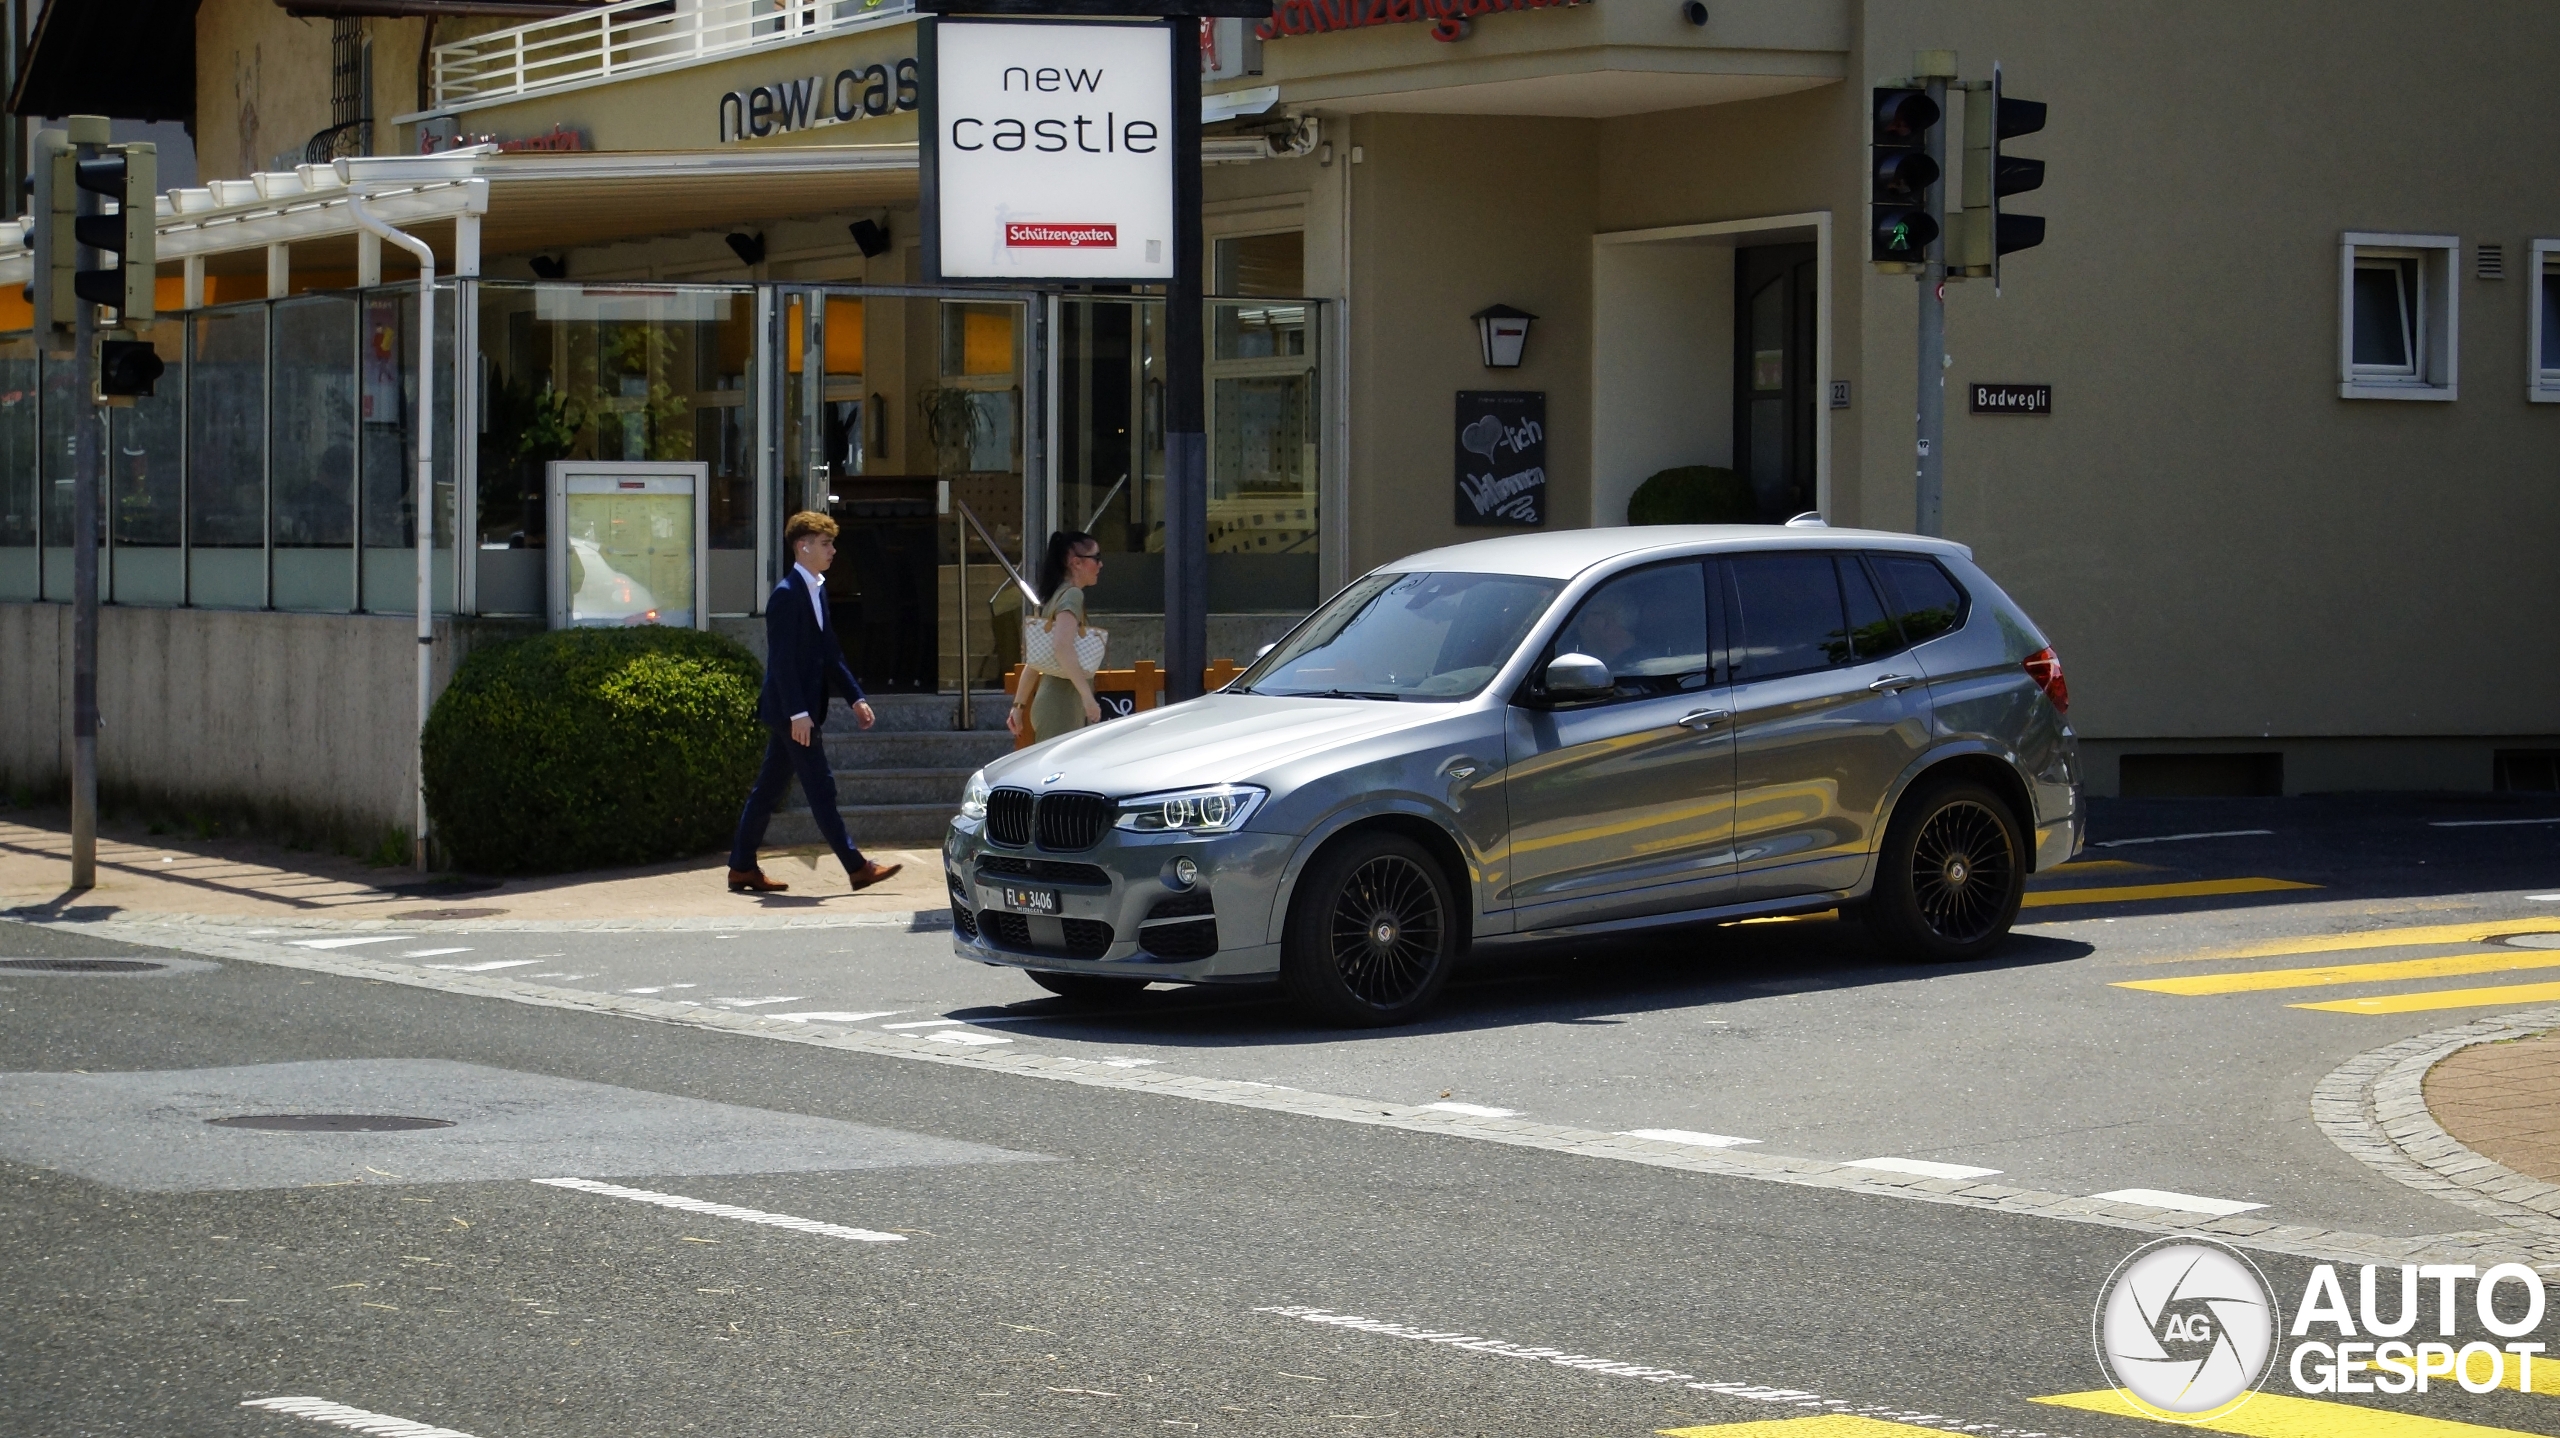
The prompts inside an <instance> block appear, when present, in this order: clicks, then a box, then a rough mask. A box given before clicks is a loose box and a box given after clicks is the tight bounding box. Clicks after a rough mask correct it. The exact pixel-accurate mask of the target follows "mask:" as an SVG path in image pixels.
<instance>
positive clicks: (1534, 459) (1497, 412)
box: [1457, 389, 1547, 525]
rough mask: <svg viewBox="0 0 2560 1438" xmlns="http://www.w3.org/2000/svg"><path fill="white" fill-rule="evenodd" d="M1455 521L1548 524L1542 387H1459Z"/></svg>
mask: <svg viewBox="0 0 2560 1438" xmlns="http://www.w3.org/2000/svg"><path fill="white" fill-rule="evenodd" d="M1457 423H1458V433H1457V487H1458V493H1457V521H1458V523H1460V524H1466V525H1483V524H1531V525H1542V524H1545V523H1546V522H1547V395H1546V391H1544V390H1483V389H1462V390H1460V391H1458V419H1457Z"/></svg>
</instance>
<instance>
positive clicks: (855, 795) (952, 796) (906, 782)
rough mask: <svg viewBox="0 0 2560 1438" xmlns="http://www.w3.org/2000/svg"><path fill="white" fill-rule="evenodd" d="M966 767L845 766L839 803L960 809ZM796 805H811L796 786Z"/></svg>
mask: <svg viewBox="0 0 2560 1438" xmlns="http://www.w3.org/2000/svg"><path fill="white" fill-rule="evenodd" d="M968 782H969V771H968V770H966V769H845V770H842V771H839V772H838V773H837V775H836V802H837V804H838V805H839V806H841V807H842V808H844V809H845V810H846V811H847V812H851V811H852V810H853V809H854V808H856V807H859V806H869V805H875V804H894V805H907V804H941V805H944V806H946V807H948V808H955V809H956V808H958V807H959V804H960V790H961V789H962V788H963V787H964V786H966V785H967V784H968ZM791 793H792V796H793V798H794V800H795V801H797V802H796V803H795V805H794V807H797V808H802V809H805V808H807V807H809V804H808V800H807V799H806V798H803V797H801V795H800V790H799V787H798V786H797V785H794V786H793V787H792V790H791Z"/></svg>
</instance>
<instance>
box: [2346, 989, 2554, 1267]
mask: <svg viewBox="0 0 2560 1438" xmlns="http://www.w3.org/2000/svg"><path fill="white" fill-rule="evenodd" d="M2552 1029H2560V1008H2547V1009H2527V1010H2524V1011H2523V1012H2521V1013H2512V1014H2501V1015H2499V1016H2497V1017H2495V1018H2487V1019H2481V1020H2478V1021H2477V1022H2474V1023H2467V1024H2463V1025H2461V1026H2459V1027H2456V1028H2449V1029H2438V1030H2436V1031H2435V1032H2434V1033H2431V1034H2420V1035H2418V1036H2417V1037H2415V1038H2409V1039H2402V1040H2401V1041H2400V1042H2398V1043H2396V1044H2389V1045H2386V1046H2384V1047H2382V1048H2378V1049H2375V1050H2373V1051H2372V1052H2370V1053H2364V1054H2358V1055H2357V1056H2355V1057H2354V1058H2352V1059H2349V1060H2347V1061H2346V1062H2345V1063H2343V1064H2340V1065H2339V1066H2338V1067H2337V1068H2336V1069H2335V1070H2333V1071H2332V1072H2331V1073H2330V1074H2329V1076H2328V1077H2327V1078H2324V1079H2322V1080H2321V1081H2320V1084H2319V1086H2318V1087H2317V1088H2315V1089H2313V1090H2312V1093H2311V1117H2312V1119H2313V1120H2314V1121H2315V1122H2317V1123H2318V1124H2319V1125H2320V1129H2321V1131H2322V1132H2324V1133H2326V1134H2328V1135H2329V1140H2330V1142H2332V1143H2335V1144H2336V1145H2337V1146H2338V1147H2340V1148H2342V1149H2345V1150H2346V1151H2347V1152H2348V1154H2350V1155H2351V1156H2353V1157H2355V1158H2357V1159H2359V1160H2361V1161H2363V1162H2364V1163H2366V1164H2367V1165H2369V1166H2371V1167H2372V1168H2374V1169H2375V1170H2377V1171H2378V1172H2381V1173H2385V1174H2389V1175H2390V1176H2391V1177H2393V1178H2395V1179H2398V1180H2399V1181H2400V1182H2402V1183H2405V1184H2407V1185H2408V1186H2409V1187H2411V1188H2414V1189H2416V1190H2418V1191H2419V1192H2420V1193H2424V1194H2427V1195H2429V1196H2431V1197H2434V1198H2440V1199H2443V1200H2444V1201H2446V1202H2447V1203H2457V1204H2460V1205H2462V1206H2463V1207H2464V1208H2467V1209H2470V1210H2471V1211H2472V1212H2474V1213H2478V1214H2483V1215H2486V1216H2488V1217H2491V1218H2495V1219H2498V1220H2500V1221H2502V1222H2505V1223H2507V1224H2509V1225H2512V1226H2514V1227H2516V1228H2519V1229H2523V1230H2526V1231H2529V1232H2532V1233H2534V1234H2536V1235H2538V1241H2539V1244H2540V1245H2541V1246H2543V1247H2552V1246H2560V1184H2553V1183H2545V1182H2543V1181H2542V1180H2541V1179H2538V1178H2532V1177H2528V1176H2527V1175H2524V1174H2521V1173H2518V1172H2516V1171H2515V1170H2514V1169H2511V1168H2509V1167H2507V1166H2506V1165H2505V1164H2502V1163H2499V1162H2498V1161H2497V1160H2495V1159H2492V1158H2489V1157H2487V1156H2486V1155H2484V1154H2481V1153H2478V1152H2476V1151H2474V1150H2472V1149H2470V1148H2468V1147H2466V1146H2465V1145H2464V1144H2463V1143H2462V1141H2461V1140H2459V1139H2457V1138H2455V1137H2454V1136H2453V1135H2451V1134H2449V1133H2446V1132H2445V1131H2444V1128H2443V1126H2442V1125H2440V1124H2438V1123H2437V1122H2436V1120H2435V1115H2434V1114H2431V1113H2429V1112H2428V1111H2427V1095H2426V1081H2427V1072H2428V1070H2430V1069H2433V1068H2434V1067H2435V1066H2436V1065H2437V1064H2439V1063H2442V1062H2444V1061H2445V1060H2446V1059H2448V1058H2450V1057H2452V1056H2453V1055H2454V1054H2456V1053H2458V1052H2460V1051H2462V1050H2463V1049H2467V1048H2469V1047H2471V1046H2472V1045H2473V1044H2493V1043H2499V1042H2502V1041H2504V1040H2507V1039H2521V1038H2530V1037H2532V1036H2533V1035H2535V1034H2539V1033H2546V1032H2548V1031H2550V1030H2552Z"/></svg>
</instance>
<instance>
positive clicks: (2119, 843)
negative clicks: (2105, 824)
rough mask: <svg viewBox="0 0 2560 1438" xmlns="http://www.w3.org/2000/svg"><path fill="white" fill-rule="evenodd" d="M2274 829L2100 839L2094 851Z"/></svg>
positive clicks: (2257, 833)
mask: <svg viewBox="0 0 2560 1438" xmlns="http://www.w3.org/2000/svg"><path fill="white" fill-rule="evenodd" d="M2274 832H2275V830H2273V829H2214V830H2211V831H2209V832H2207V833H2202V834H2153V835H2150V836H2148V837H2146V838H2140V839H2100V840H2098V841H2097V842H2096V843H2094V844H2091V845H2090V846H2089V847H2090V848H2092V849H2122V848H2126V847H2129V846H2131V845H2134V844H2183V843H2185V842H2186V841H2187V840H2189V839H2246V838H2252V837H2263V836H2265V835H2268V834H2272V833H2274Z"/></svg>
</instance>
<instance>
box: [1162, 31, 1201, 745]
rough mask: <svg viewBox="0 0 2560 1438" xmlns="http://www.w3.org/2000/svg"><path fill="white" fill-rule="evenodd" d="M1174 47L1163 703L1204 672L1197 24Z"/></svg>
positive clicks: (1175, 37) (1183, 693)
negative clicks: (1171, 270)
mask: <svg viewBox="0 0 2560 1438" xmlns="http://www.w3.org/2000/svg"><path fill="white" fill-rule="evenodd" d="M1166 28H1167V29H1168V30H1170V31H1172V32H1173V33H1172V44H1173V283H1172V284H1170V285H1168V286H1166V287H1165V317H1164V318H1165V334H1164V339H1165V343H1164V357H1165V376H1164V382H1165V395H1164V668H1165V696H1164V697H1165V698H1166V699H1167V700H1170V701H1176V702H1179V701H1181V700H1184V699H1196V698H1198V697H1199V696H1200V691H1201V687H1202V683H1203V678H1202V673H1203V671H1204V670H1206V669H1207V668H1208V667H1209V434H1208V429H1209V424H1208V415H1207V402H1206V391H1207V387H1208V377H1207V375H1206V373H1205V370H1206V369H1207V364H1206V362H1205V361H1206V356H1205V355H1204V354H1203V353H1202V349H1203V346H1202V343H1201V340H1202V337H1201V333H1200V332H1201V328H1202V317H1203V316H1202V311H1203V309H1204V308H1205V306H1204V305H1203V303H1202V300H1201V283H1200V248H1201V244H1200V22H1199V21H1198V20H1197V19H1196V18H1189V17H1183V18H1176V19H1173V20H1171V21H1168V22H1167V24H1166Z"/></svg>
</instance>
